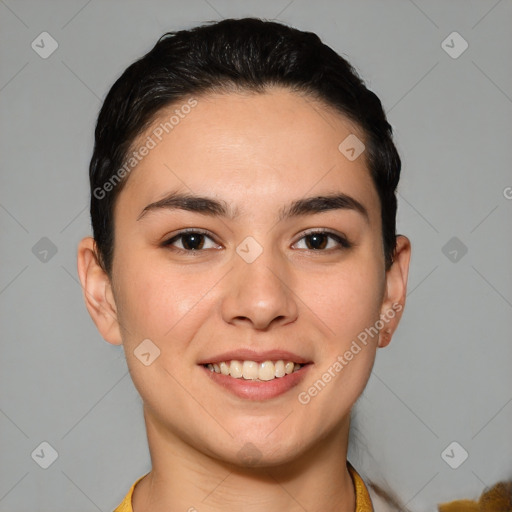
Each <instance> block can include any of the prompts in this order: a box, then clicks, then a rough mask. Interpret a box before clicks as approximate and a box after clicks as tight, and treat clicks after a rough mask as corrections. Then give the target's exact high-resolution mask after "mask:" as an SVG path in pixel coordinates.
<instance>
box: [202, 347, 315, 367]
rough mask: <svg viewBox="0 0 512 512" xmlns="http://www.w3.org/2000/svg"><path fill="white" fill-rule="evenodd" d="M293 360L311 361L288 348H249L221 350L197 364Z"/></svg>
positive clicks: (304, 362) (303, 362)
mask: <svg viewBox="0 0 512 512" xmlns="http://www.w3.org/2000/svg"><path fill="white" fill-rule="evenodd" d="M280 359H282V360H283V361H293V362H294V363H299V364H307V363H311V360H309V359H305V358H304V357H301V356H299V355H298V354H294V353H293V352H289V351H288V350H279V349H275V350H266V351H265V352H258V351H256V350H251V349H238V350H230V351H229V352H223V353H222V354H216V355H214V356H209V357H206V358H204V359H201V360H200V361H199V362H198V364H208V363H212V364H213V363H220V362H222V361H233V360H235V361H254V362H256V363H263V362H264V361H279V360H280Z"/></svg>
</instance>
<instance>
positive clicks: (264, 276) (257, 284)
mask: <svg viewBox="0 0 512 512" xmlns="http://www.w3.org/2000/svg"><path fill="white" fill-rule="evenodd" d="M234 260H235V261H234V269H233V271H232V272H230V273H229V274H228V276H229V277H228V282H227V287H226V289H225V295H224V298H223V301H222V317H223V319H224V321H225V322H227V323H229V324H232V325H243V324H247V325H248V326H251V327H252V328H253V329H258V330H266V329H268V328H269V327H270V326H271V324H273V325H277V324H279V325H285V324H287V323H290V322H293V321H295V320H296V319H297V314H298V305H297V298H296V297H295V295H294V293H293V291H292V290H293V278H292V276H291V273H290V272H289V270H287V268H286V263H285V262H283V261H280V260H279V259H278V257H276V255H273V254H272V251H270V250H268V251H265V250H264V251H263V253H262V254H261V255H260V256H259V257H258V258H257V259H256V260H255V261H253V262H252V263H247V262H246V261H244V260H243V259H242V258H241V257H239V256H238V255H237V254H235V255H234Z"/></svg>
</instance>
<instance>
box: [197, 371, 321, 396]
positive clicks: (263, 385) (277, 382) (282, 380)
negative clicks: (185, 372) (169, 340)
mask: <svg viewBox="0 0 512 512" xmlns="http://www.w3.org/2000/svg"><path fill="white" fill-rule="evenodd" d="M310 366H311V363H308V364H306V365H304V366H301V368H300V370H297V371H296V372H292V373H289V374H287V375H285V376H284V377H276V378H275V379H272V380H267V381H255V380H248V379H244V378H240V379H235V378H234V377H230V376H229V375H223V374H222V373H216V372H212V371H211V370H210V369H209V368H207V367H206V366H202V365H201V368H203V370H204V371H205V372H206V373H207V375H208V377H210V379H212V380H213V381H214V382H216V383H217V384H219V385H220V386H222V387H223V388H225V389H227V390H228V391H231V393H233V394H234V395H236V396H238V397H239V398H245V399H247V400H268V399H270V398H275V397H277V396H279V395H282V394H284V393H286V392H287V391H289V390H290V389H292V388H293V387H295V386H297V385H298V384H299V383H300V382H301V381H302V379H304V377H305V376H306V374H307V372H308V370H309V367H310Z"/></svg>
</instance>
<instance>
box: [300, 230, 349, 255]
mask: <svg viewBox="0 0 512 512" xmlns="http://www.w3.org/2000/svg"><path fill="white" fill-rule="evenodd" d="M329 239H330V240H333V241H334V245H333V243H332V242H331V243H330V241H329ZM301 240H305V241H306V243H305V245H306V247H305V249H306V250H309V251H324V250H326V249H327V250H329V249H334V250H336V249H340V248H343V249H348V248H349V247H351V244H350V243H349V241H348V240H347V239H346V238H344V237H342V236H339V235H337V234H335V233H331V232H329V231H314V232H310V233H306V234H305V235H304V236H303V237H302V238H301V239H300V240H299V242H300V241H301ZM299 242H297V243H299Z"/></svg>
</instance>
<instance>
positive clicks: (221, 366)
mask: <svg viewBox="0 0 512 512" xmlns="http://www.w3.org/2000/svg"><path fill="white" fill-rule="evenodd" d="M206 366H207V368H208V369H209V370H210V371H212V372H215V373H221V374H222V375H229V376H231V377H234V378H235V379H242V378H243V379H246V380H261V381H268V380H273V379H275V378H281V377H284V376H285V375H289V374H290V373H293V372H296V371H298V370H300V369H301V368H302V366H303V365H301V364H299V363H294V362H293V361H286V362H285V361H283V360H282V359H280V360H278V361H264V362H262V363H257V362H256V361H236V360H233V361H222V362H220V363H213V364H211V363H210V364H208V365H206Z"/></svg>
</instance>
